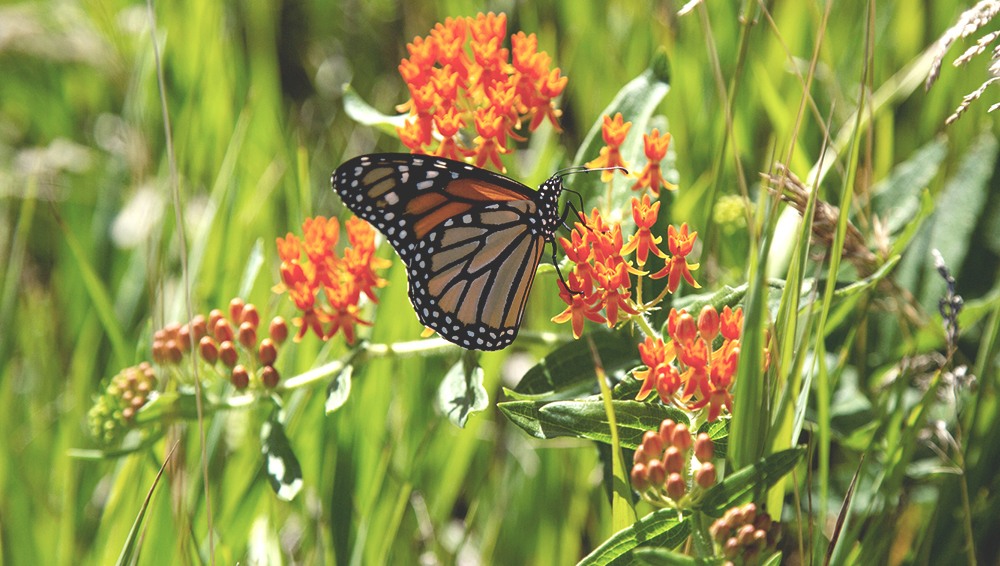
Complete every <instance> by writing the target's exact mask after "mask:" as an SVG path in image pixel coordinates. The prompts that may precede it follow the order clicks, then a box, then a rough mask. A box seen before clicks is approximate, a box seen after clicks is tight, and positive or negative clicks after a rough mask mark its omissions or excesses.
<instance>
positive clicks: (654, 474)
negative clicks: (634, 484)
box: [646, 460, 667, 485]
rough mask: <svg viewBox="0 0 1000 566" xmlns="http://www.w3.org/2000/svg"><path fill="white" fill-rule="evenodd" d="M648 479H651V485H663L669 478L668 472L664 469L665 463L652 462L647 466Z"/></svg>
mask: <svg viewBox="0 0 1000 566" xmlns="http://www.w3.org/2000/svg"><path fill="white" fill-rule="evenodd" d="M646 477H647V478H648V479H649V484H650V485H663V481H664V480H665V479H666V477H667V470H665V469H664V468H663V462H661V461H659V460H650V461H649V464H646Z"/></svg>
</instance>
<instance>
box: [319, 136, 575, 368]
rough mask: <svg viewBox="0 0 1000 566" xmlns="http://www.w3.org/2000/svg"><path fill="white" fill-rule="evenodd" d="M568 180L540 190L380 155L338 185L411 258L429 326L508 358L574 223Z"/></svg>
mask: <svg viewBox="0 0 1000 566" xmlns="http://www.w3.org/2000/svg"><path fill="white" fill-rule="evenodd" d="M568 172H570V171H569V170H566V171H563V172H560V173H556V174H555V175H553V176H552V177H551V178H549V180H547V181H545V182H544V183H542V186H541V187H539V189H538V191H533V190H531V189H530V188H528V187H527V186H526V185H523V184H521V183H519V182H517V181H515V180H513V179H510V178H508V177H505V176H503V175H499V174H497V173H493V172H491V171H487V170H485V169H480V168H478V167H473V166H472V165H468V164H466V163H463V162H460V161H454V160H452V159H445V158H442V157H432V156H428V155H416V154H409V153H377V154H371V155H362V156H360V157H356V158H354V159H351V160H350V161H347V162H345V163H344V164H342V165H341V166H340V167H338V168H337V170H336V171H334V172H333V175H332V176H331V178H330V182H331V184H332V185H333V189H334V190H335V191H336V192H337V194H338V195H340V198H341V200H343V201H344V204H346V205H347V207H348V208H349V209H351V210H352V211H353V212H354V213H355V214H357V215H358V216H360V217H361V218H363V219H365V220H367V221H368V222H369V223H371V224H372V225H374V226H375V227H376V228H378V230H379V231H380V232H382V233H383V234H384V235H385V237H386V238H387V239H388V240H389V243H390V244H392V247H393V248H394V249H395V250H396V253H397V254H398V255H399V257H400V259H402V260H403V263H404V264H405V265H406V271H407V280H408V284H409V285H408V292H409V296H410V302H411V303H412V304H413V308H414V310H415V311H416V313H417V318H418V319H419V320H420V322H421V323H422V324H423V325H424V326H429V327H430V328H432V329H434V330H435V331H437V333H438V334H440V335H441V336H442V337H444V338H445V339H447V340H449V341H451V342H454V343H455V344H458V345H459V346H462V347H465V348H468V349H472V350H500V349H503V348H506V347H507V346H508V345H510V343H511V342H513V341H514V338H515V337H516V336H517V331H518V328H519V326H520V324H521V316H522V315H523V314H524V305H525V303H526V302H527V298H528V290H529V289H531V283H532V281H533V280H534V278H535V270H536V268H537V267H538V263H539V261H540V260H541V257H542V251H543V248H544V247H545V244H546V242H549V243H552V242H553V240H554V234H555V231H556V228H557V227H558V226H559V225H561V224H563V222H564V221H565V219H566V214H565V212H564V213H563V214H562V215H560V214H559V195H560V194H561V193H562V190H563V185H562V176H563V175H564V174H566V173H568ZM554 254H555V250H554V249H553V255H554Z"/></svg>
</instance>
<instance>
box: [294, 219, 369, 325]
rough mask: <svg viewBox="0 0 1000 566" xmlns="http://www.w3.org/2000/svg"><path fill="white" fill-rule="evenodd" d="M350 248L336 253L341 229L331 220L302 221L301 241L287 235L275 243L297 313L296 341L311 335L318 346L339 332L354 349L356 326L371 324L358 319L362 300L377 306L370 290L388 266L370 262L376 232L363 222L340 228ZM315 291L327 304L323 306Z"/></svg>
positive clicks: (352, 220) (355, 222)
mask: <svg viewBox="0 0 1000 566" xmlns="http://www.w3.org/2000/svg"><path fill="white" fill-rule="evenodd" d="M344 226H345V228H346V229H347V239H348V241H349V242H350V246H349V247H347V248H345V249H344V255H343V257H342V258H341V257H339V256H338V255H337V253H336V249H335V248H336V245H337V240H338V239H339V236H340V225H339V223H338V222H337V219H336V218H331V219H329V220H328V219H326V218H324V217H322V216H317V217H315V218H307V219H306V220H305V221H304V222H303V223H302V234H303V237H302V239H300V238H299V237H297V236H296V235H295V234H292V233H291V232H289V233H288V234H287V235H286V236H285V237H284V238H278V255H279V256H280V257H281V280H282V281H283V283H284V287H283V288H282V287H279V290H282V291H283V290H287V291H288V296H289V298H290V299H291V300H292V302H294V303H295V306H296V307H298V309H299V310H301V311H302V317H301V318H296V319H295V320H294V322H295V324H296V325H298V326H299V332H298V334H297V335H296V337H295V340H301V339H302V337H303V336H304V335H305V334H306V332H308V331H309V330H312V331H313V332H315V333H316V335H317V336H319V337H320V338H322V339H323V340H329V339H330V338H332V337H333V336H335V335H336V334H337V332H340V331H342V332H343V333H344V337H345V338H346V339H347V342H348V343H349V344H353V343H354V339H355V334H354V330H355V327H356V326H357V325H358V324H362V325H366V326H369V325H370V324H371V323H369V322H365V321H363V320H361V319H360V318H359V313H360V307H359V303H360V301H361V297H362V295H364V296H365V297H368V298H369V299H370V300H372V301H374V302H378V299H377V298H376V297H375V292H374V289H375V288H378V287H384V286H385V284H386V281H385V280H384V279H382V278H380V277H379V276H378V274H377V273H376V270H378V269H383V268H385V267H388V266H389V261H388V260H385V259H382V258H379V257H376V256H375V230H374V229H373V228H372V227H371V225H369V224H368V223H367V222H365V221H364V220H361V219H360V218H357V217H351V218H350V219H349V220H347V221H346V222H345V223H344ZM320 291H322V292H323V296H325V298H326V302H325V303H322V301H321V299H320Z"/></svg>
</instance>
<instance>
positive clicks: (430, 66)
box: [397, 12, 568, 171]
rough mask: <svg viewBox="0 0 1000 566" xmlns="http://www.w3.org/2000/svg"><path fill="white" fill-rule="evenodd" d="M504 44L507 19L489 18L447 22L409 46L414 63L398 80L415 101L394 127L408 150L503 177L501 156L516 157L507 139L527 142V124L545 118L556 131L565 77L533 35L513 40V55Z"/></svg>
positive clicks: (403, 67) (405, 64)
mask: <svg viewBox="0 0 1000 566" xmlns="http://www.w3.org/2000/svg"><path fill="white" fill-rule="evenodd" d="M506 38H507V16H506V15H505V14H503V13H501V14H494V13H493V12H490V13H488V14H482V13H480V14H478V15H477V16H476V17H475V18H448V19H446V20H445V21H444V22H443V23H439V24H437V25H436V26H435V27H434V29H432V30H431V32H430V35H428V36H426V37H416V38H414V40H413V42H412V43H410V44H408V45H407V46H406V48H407V51H408V53H409V57H408V58H406V59H403V60H402V61H401V62H400V64H399V73H400V76H401V77H402V78H403V81H404V82H405V83H406V86H407V90H408V91H409V93H410V98H409V100H407V101H406V102H405V103H403V104H401V105H400V106H398V107H397V110H399V111H400V112H406V113H407V115H408V116H407V119H406V121H405V123H404V125H403V126H401V127H399V128H397V134H398V135H399V139H400V141H402V142H403V144H404V145H405V146H406V147H408V148H409V149H410V150H411V151H412V152H413V153H427V154H431V155H436V156H440V157H448V158H450V159H456V160H462V159H464V158H466V157H472V158H474V162H475V163H476V165H477V166H479V167H482V166H484V165H487V164H488V165H489V166H491V167H495V168H496V169H497V170H500V171H503V170H504V168H503V164H502V163H501V161H500V157H501V156H502V155H504V154H506V153H509V152H510V151H511V149H510V147H509V145H508V140H509V139H514V140H523V139H524V138H523V137H522V136H520V135H519V134H518V133H517V131H518V130H520V128H521V126H522V123H523V122H524V121H528V130H530V131H534V130H535V129H536V128H538V127H539V126H540V125H541V123H542V122H544V121H545V120H546V119H547V120H548V121H550V122H551V123H552V124H553V125H554V126H555V127H556V129H557V130H558V129H559V126H558V120H559V117H560V115H561V112H560V110H559V109H558V108H557V107H556V105H555V99H556V98H558V97H559V96H560V95H561V94H562V92H563V90H564V89H565V87H566V84H567V80H568V79H567V77H563V76H561V71H560V70H559V68H558V67H556V68H552V59H551V58H550V57H549V55H548V54H547V53H545V52H544V51H538V39H537V37H536V36H535V35H534V34H527V35H526V34H524V32H518V33H517V34H514V35H513V36H512V37H511V38H510V49H508V48H507V47H504V42H505V41H506ZM466 43H468V49H467V48H466ZM469 54H471V57H470V56H469ZM470 140H471V141H470Z"/></svg>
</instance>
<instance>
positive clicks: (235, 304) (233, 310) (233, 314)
mask: <svg viewBox="0 0 1000 566" xmlns="http://www.w3.org/2000/svg"><path fill="white" fill-rule="evenodd" d="M245 305H246V303H244V302H243V299H241V298H239V297H233V300H231V301H229V318H230V320H235V321H238V320H239V319H240V314H241V313H242V312H243V307H244V306H245Z"/></svg>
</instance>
